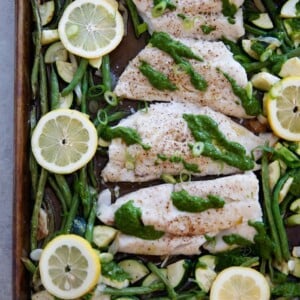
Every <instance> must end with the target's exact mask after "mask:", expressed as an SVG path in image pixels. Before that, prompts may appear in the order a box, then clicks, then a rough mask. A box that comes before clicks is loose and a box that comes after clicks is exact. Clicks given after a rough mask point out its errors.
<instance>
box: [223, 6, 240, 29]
mask: <svg viewBox="0 0 300 300" xmlns="http://www.w3.org/2000/svg"><path fill="white" fill-rule="evenodd" d="M237 10H238V8H237V6H236V5H235V4H233V3H231V1H230V0H222V14H223V15H224V16H225V17H227V18H228V22H229V23H230V24H234V23H235V19H234V16H235V14H236V12H237Z"/></svg>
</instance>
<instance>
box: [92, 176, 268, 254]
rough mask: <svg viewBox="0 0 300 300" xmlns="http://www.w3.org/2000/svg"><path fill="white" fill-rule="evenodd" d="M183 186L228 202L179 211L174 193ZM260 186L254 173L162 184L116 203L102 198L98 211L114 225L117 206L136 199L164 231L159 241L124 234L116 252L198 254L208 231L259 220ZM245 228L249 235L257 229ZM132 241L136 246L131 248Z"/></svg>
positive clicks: (144, 214) (148, 220) (147, 218)
mask: <svg viewBox="0 0 300 300" xmlns="http://www.w3.org/2000/svg"><path fill="white" fill-rule="evenodd" d="M182 189H184V190H186V191H187V192H188V193H189V194H190V195H193V196H198V197H207V196H208V195H216V196H220V197H221V198H222V199H224V201H225V205H224V207H223V208H218V209H208V210H205V211H203V212H199V213H190V212H185V211H180V210H178V209H177V208H176V207H175V206H174V205H173V203H172V200H171V193H172V192H173V191H175V192H176V191H181V190H182ZM258 189H259V187H258V180H257V178H256V176H255V175H254V173H252V172H247V173H245V174H242V175H232V176H228V177H223V178H218V179H215V180H205V181H195V182H185V183H180V184H175V185H172V184H161V185H157V186H152V187H148V188H143V189H139V190H137V191H135V192H132V193H129V194H127V195H124V196H122V197H120V198H118V199H117V200H116V202H115V203H113V204H108V203H102V202H101V201H98V214H97V215H98V218H99V219H100V220H101V221H102V222H103V223H105V224H107V225H111V226H113V225H114V214H115V212H116V210H117V209H118V208H120V207H121V206H122V205H123V204H125V203H127V202H128V201H129V200H132V201H133V204H134V206H135V207H138V208H140V209H141V211H142V216H141V219H142V222H143V224H144V225H151V226H153V227H154V228H155V229H156V230H160V231H163V232H165V235H164V236H163V237H162V238H160V239H158V240H153V241H145V240H143V239H140V238H136V237H131V236H127V235H124V234H120V235H119V236H118V238H117V240H116V241H115V244H114V246H115V247H117V249H118V251H120V252H130V251H133V253H140V254H152V255H164V254H188V255H190V254H197V253H199V251H200V250H199V248H200V246H201V245H203V244H204V243H205V242H206V239H205V238H204V235H206V234H208V235H210V236H215V235H217V234H219V233H220V232H222V231H224V230H229V229H230V228H237V231H239V227H237V226H238V225H240V224H244V227H245V226H248V225H247V222H248V220H260V219H261V216H262V211H261V207H260V204H259V202H258ZM245 224H246V225H245ZM248 227H249V226H248ZM243 230H244V231H246V233H247V235H246V237H247V238H249V239H250V240H251V239H252V238H253V235H254V234H255V230H254V231H253V230H252V231H251V229H250V230H249V229H245V228H244V229H243ZM133 243H135V247H132V245H133ZM130 248H132V249H131V250H130ZM130 253H132V252H130Z"/></svg>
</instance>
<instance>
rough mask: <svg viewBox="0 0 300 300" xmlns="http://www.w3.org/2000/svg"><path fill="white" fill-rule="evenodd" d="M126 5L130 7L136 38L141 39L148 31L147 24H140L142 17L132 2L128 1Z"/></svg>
mask: <svg viewBox="0 0 300 300" xmlns="http://www.w3.org/2000/svg"><path fill="white" fill-rule="evenodd" d="M126 5H127V7H128V10H129V14H130V17H131V20H132V24H133V29H134V33H135V36H136V38H139V37H140V35H141V34H142V33H144V32H145V31H146V30H147V29H148V27H147V24H146V23H141V22H140V17H139V15H138V12H137V9H136V6H135V4H134V3H133V1H132V0H126Z"/></svg>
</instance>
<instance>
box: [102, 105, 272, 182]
mask: <svg viewBox="0 0 300 300" xmlns="http://www.w3.org/2000/svg"><path fill="white" fill-rule="evenodd" d="M184 114H193V115H204V116H208V117H210V118H211V119H212V120H214V121H215V122H216V123H217V124H218V129H219V130H220V131H221V132H222V133H223V135H224V136H225V137H226V139H227V140H229V141H233V142H237V143H239V144H240V145H242V146H243V147H244V148H245V150H246V153H245V155H250V153H251V151H252V150H254V149H255V148H256V147H258V146H262V145H264V144H265V143H266V141H271V143H272V142H274V141H275V138H274V136H273V135H271V134H263V135H260V136H256V135H254V134H253V133H252V132H250V131H249V130H247V129H246V128H245V127H243V126H241V125H239V124H237V123H236V122H234V121H232V120H231V119H230V118H228V117H226V116H225V115H223V114H221V113H218V112H215V111H213V110H212V109H210V108H208V107H198V106H196V105H193V104H183V103H156V104H152V105H150V107H149V108H148V110H147V111H138V112H136V113H135V114H133V115H131V116H129V117H127V118H126V119H123V120H122V121H121V122H120V123H119V125H118V126H124V127H130V128H133V129H135V130H136V131H137V132H138V133H139V135H140V136H141V138H142V141H143V143H144V144H147V145H149V146H150V147H151V148H150V149H149V150H144V149H143V148H142V147H141V146H140V145H137V144H134V145H130V146H127V145H126V144H125V143H124V142H123V140H122V139H120V138H116V139H113V140H112V142H111V144H110V145H109V149H108V155H109V161H108V163H107V165H106V166H105V168H104V169H103V171H102V177H103V179H104V181H108V182H121V181H127V182H142V181H149V180H154V179H159V178H160V177H161V176H162V175H164V174H168V175H179V174H180V173H181V172H182V171H187V170H186V168H185V166H184V164H183V163H180V162H174V161H172V159H171V158H172V157H173V156H178V157H180V159H182V161H184V162H186V163H189V164H195V165H197V166H198V172H191V173H193V174H194V175H197V176H206V175H221V174H234V173H238V172H241V170H240V169H239V168H237V167H233V166H231V165H228V164H226V163H225V162H223V161H220V160H213V159H212V158H210V157H208V156H204V155H199V156H196V157H195V155H193V153H192V151H191V148H190V145H191V144H195V139H194V137H193V135H192V132H191V130H190V129H189V126H188V123H187V121H186V120H185V119H184V118H183V115H184ZM255 153H256V155H257V158H258V157H259V154H260V153H259V152H255ZM160 157H165V158H167V159H164V160H163V159H160Z"/></svg>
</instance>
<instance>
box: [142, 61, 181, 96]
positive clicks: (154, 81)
mask: <svg viewBox="0 0 300 300" xmlns="http://www.w3.org/2000/svg"><path fill="white" fill-rule="evenodd" d="M139 70H140V71H141V72H142V74H143V75H144V76H146V77H147V78H148V80H149V82H150V83H151V85H152V86H154V87H155V88H157V89H158V90H160V91H162V90H169V91H174V90H176V89H177V87H176V85H175V84H173V83H172V82H171V81H170V79H169V78H168V77H167V76H166V75H165V74H163V73H161V72H159V71H157V70H155V69H153V68H152V67H151V65H149V64H148V63H147V62H145V61H142V62H141V64H140V66H139Z"/></svg>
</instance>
